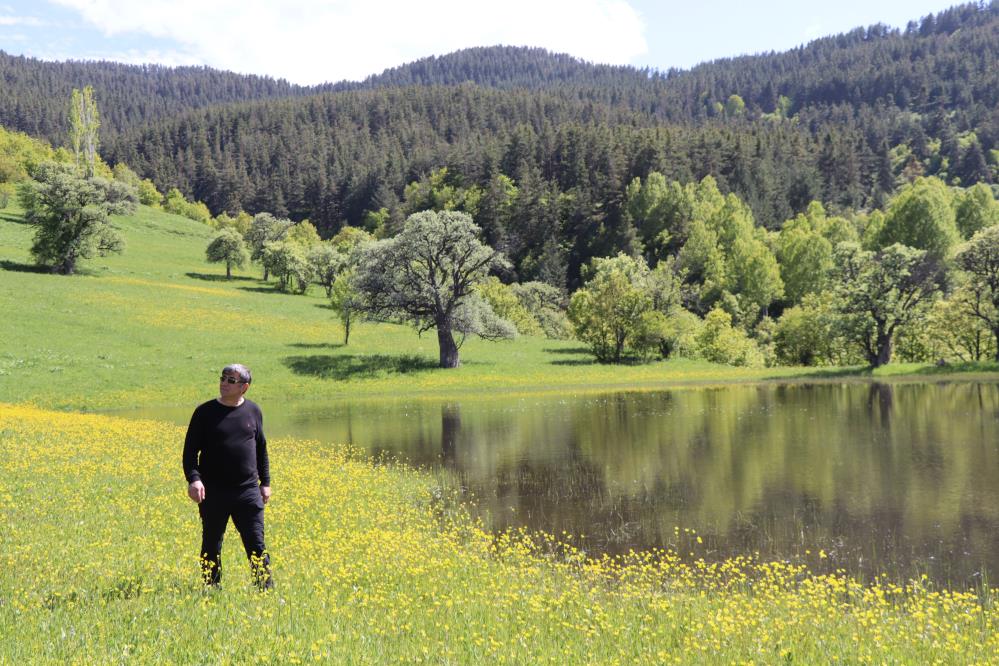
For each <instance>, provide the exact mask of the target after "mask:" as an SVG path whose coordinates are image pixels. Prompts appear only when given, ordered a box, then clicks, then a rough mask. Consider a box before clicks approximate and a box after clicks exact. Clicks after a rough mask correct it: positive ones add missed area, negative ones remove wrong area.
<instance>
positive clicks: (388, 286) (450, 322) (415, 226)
mask: <svg viewBox="0 0 999 666" xmlns="http://www.w3.org/2000/svg"><path fill="white" fill-rule="evenodd" d="M478 234H479V228H478V227H477V226H476V225H475V224H474V223H473V222H472V218H471V216H469V215H468V214H467V213H461V212H457V211H440V212H438V211H424V212H421V213H414V214H413V215H410V216H409V218H408V219H407V220H406V223H405V226H404V227H403V230H402V232H401V233H400V234H399V235H398V236H395V237H394V238H390V239H385V240H381V241H378V242H376V243H373V244H372V245H370V246H368V247H367V248H366V249H365V250H364V251H363V255H362V260H361V263H360V265H359V267H358V272H357V281H356V285H357V288H358V290H359V291H360V293H361V294H362V295H363V297H364V309H365V312H366V314H367V315H368V316H371V317H374V318H379V319H397V320H399V319H401V320H403V321H407V322H409V323H411V324H413V325H414V326H416V328H417V329H418V330H419V331H420V332H423V331H428V330H430V329H436V331H437V342H438V345H439V349H440V366H441V367H442V368H456V367H458V365H459V364H460V359H459V355H458V352H459V343H458V342H457V341H456V340H455V335H454V334H455V332H458V333H459V334H461V335H462V336H464V335H467V334H470V333H474V334H477V335H479V336H481V337H484V338H487V339H498V338H502V337H509V336H510V335H512V334H513V327H512V326H511V325H509V324H507V326H506V327H502V326H493V325H492V323H493V322H492V321H489V320H487V317H488V315H493V317H494V318H495V315H494V313H493V312H492V310H491V309H489V306H488V305H487V304H486V303H485V302H484V301H482V300H481V299H478V298H473V297H474V291H475V287H476V285H477V284H479V283H480V282H481V281H482V280H484V279H485V278H486V276H487V275H488V274H489V270H490V269H491V268H497V269H498V268H501V267H503V266H505V265H506V262H505V260H504V259H503V257H502V256H501V255H500V254H499V253H498V252H497V251H496V250H494V249H492V248H491V247H489V246H488V245H485V244H484V243H482V242H481V241H480V240H479V239H478ZM473 301H478V302H473ZM463 339H464V337H462V340H463Z"/></svg>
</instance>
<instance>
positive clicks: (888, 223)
mask: <svg viewBox="0 0 999 666" xmlns="http://www.w3.org/2000/svg"><path fill="white" fill-rule="evenodd" d="M952 200H953V195H952V194H951V192H950V190H949V189H948V188H947V186H946V185H945V184H944V183H943V181H941V180H940V179H939V178H917V179H916V181H915V182H913V183H912V184H910V185H907V186H906V187H904V188H902V190H901V191H900V192H899V193H898V194H897V195H896V196H895V197H894V198H893V199H892V200H891V201H890V202H889V204H888V211H887V212H886V214H885V223H884V227H883V228H882V229H881V232H880V233H879V234H878V241H877V242H878V246H879V247H882V248H884V247H888V246H889V245H892V244H894V243H901V244H902V245H907V246H908V247H912V248H916V249H917V250H926V253H927V256H928V257H929V258H930V259H932V260H936V261H941V260H943V259H945V258H947V257H948V256H949V255H950V253H951V250H952V248H953V247H954V246H955V245H956V244H957V243H958V242H959V241H960V234H958V231H957V226H956V224H955V221H954V208H953V206H952Z"/></svg>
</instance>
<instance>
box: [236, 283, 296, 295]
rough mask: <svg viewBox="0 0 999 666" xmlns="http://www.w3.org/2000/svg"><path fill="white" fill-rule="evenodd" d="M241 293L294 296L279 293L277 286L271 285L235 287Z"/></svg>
mask: <svg viewBox="0 0 999 666" xmlns="http://www.w3.org/2000/svg"><path fill="white" fill-rule="evenodd" d="M236 288H237V289H241V290H242V291H252V292H254V293H256V294H279V295H281V296H294V295H296V294H292V293H291V292H290V291H281V290H280V289H279V288H278V286H277V285H271V286H268V287H236Z"/></svg>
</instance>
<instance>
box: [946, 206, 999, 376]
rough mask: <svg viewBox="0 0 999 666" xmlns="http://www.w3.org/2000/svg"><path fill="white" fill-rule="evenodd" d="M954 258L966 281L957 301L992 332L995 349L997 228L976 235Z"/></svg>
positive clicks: (998, 335)
mask: <svg viewBox="0 0 999 666" xmlns="http://www.w3.org/2000/svg"><path fill="white" fill-rule="evenodd" d="M955 259H956V263H957V265H958V266H959V267H960V268H961V269H962V270H963V271H964V272H965V273H966V274H967V278H968V280H967V284H966V291H964V292H963V297H962V299H961V300H960V301H959V302H960V303H962V304H963V306H964V309H965V311H966V312H968V313H969V314H971V315H972V316H974V317H975V318H976V319H979V320H980V321H981V322H982V323H983V324H984V325H985V326H986V327H988V329H989V330H990V331H992V334H993V336H994V337H995V341H996V347H997V349H999V226H995V225H993V226H989V227H985V228H984V229H982V230H981V231H979V232H978V233H976V234H975V235H974V236H973V237H972V239H971V240H970V241H968V242H967V243H965V244H964V245H962V246H961V248H960V249H959V250H958V252H957V255H956V257H955ZM996 358H997V359H999V352H997V355H996Z"/></svg>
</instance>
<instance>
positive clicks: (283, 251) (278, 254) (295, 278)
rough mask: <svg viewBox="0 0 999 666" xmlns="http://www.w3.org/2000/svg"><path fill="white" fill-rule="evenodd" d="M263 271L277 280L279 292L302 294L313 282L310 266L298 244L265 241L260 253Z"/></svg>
mask: <svg viewBox="0 0 999 666" xmlns="http://www.w3.org/2000/svg"><path fill="white" fill-rule="evenodd" d="M261 263H262V264H263V265H264V269H265V270H266V271H267V272H269V273H270V274H272V275H273V276H274V277H276V278H277V279H278V289H280V290H281V291H296V292H298V293H300V294H304V293H305V290H306V289H308V288H309V283H311V282H312V280H313V277H314V276H313V273H312V266H311V265H310V264H309V260H308V258H307V257H306V255H305V250H304V249H303V248H302V246H301V245H299V244H298V243H289V242H287V241H267V242H265V243H264V248H263V252H262V253H261Z"/></svg>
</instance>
